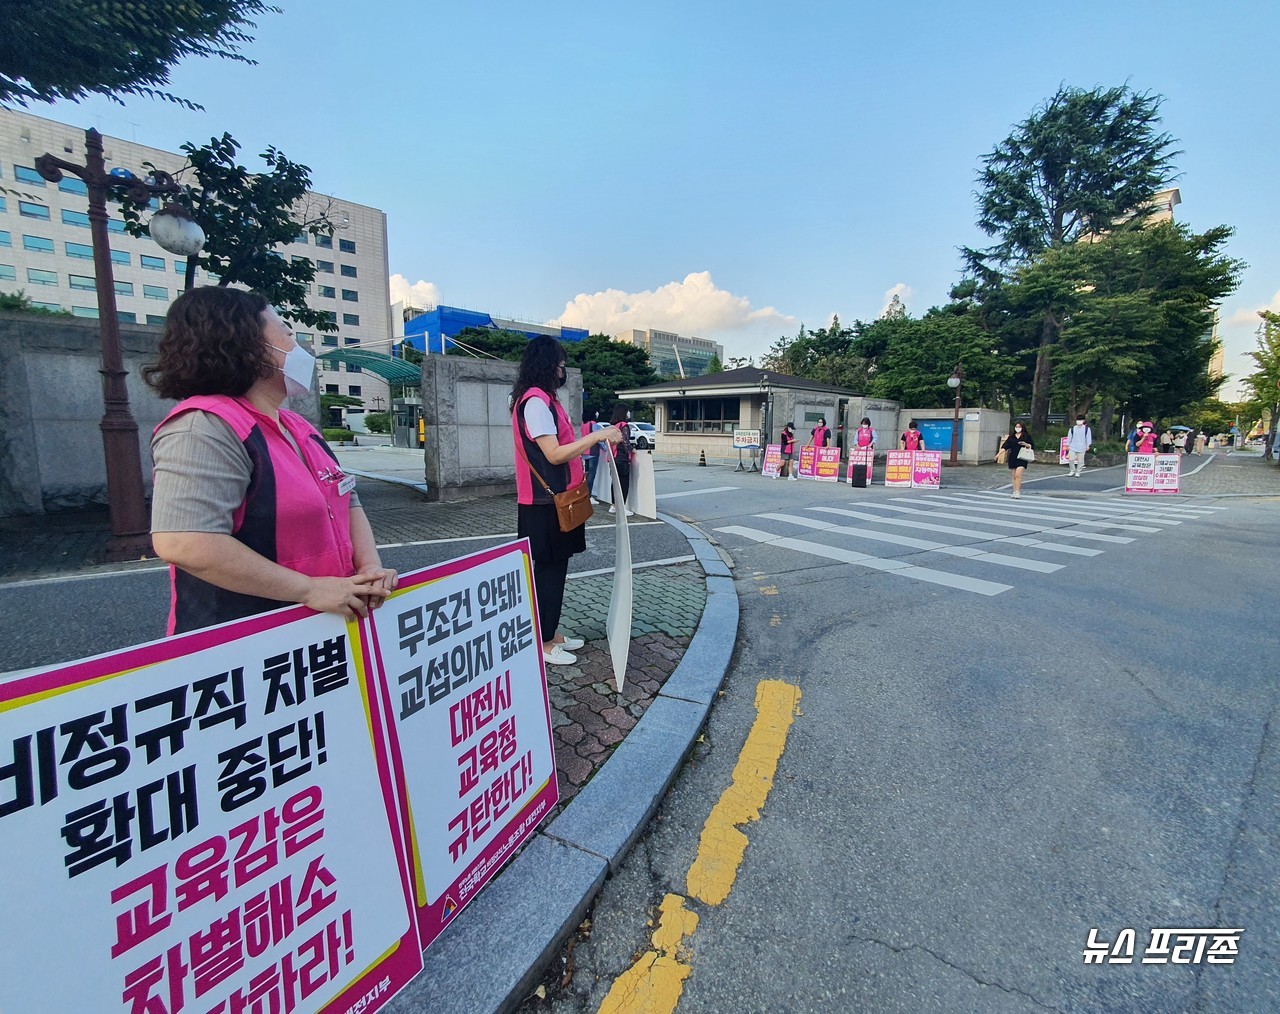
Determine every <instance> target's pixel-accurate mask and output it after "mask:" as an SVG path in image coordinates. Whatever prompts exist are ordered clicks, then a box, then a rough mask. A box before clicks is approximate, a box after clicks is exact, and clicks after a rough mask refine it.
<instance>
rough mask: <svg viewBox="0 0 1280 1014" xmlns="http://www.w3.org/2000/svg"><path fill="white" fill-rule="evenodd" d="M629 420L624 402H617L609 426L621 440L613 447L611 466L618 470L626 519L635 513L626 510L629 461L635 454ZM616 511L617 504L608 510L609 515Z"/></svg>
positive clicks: (628, 410) (629, 481)
mask: <svg viewBox="0 0 1280 1014" xmlns="http://www.w3.org/2000/svg"><path fill="white" fill-rule="evenodd" d="M630 419H631V410H630V409H628V408H627V406H626V403H625V402H621V401H620V402H618V404H617V405H615V406H614V409H613V418H612V419H611V420H610V424H611V425H613V426H616V427H617V428H618V432H619V433H621V434H622V439H621V440H619V441H618V442H617V443H616V444H614V445H613V464H614V467H615V468H616V469H617V470H618V485H620V486H621V487H622V509H623V510H625V511H626V512H627V517H631V515H633V514H634V513H635V511H633V510H628V508H627V494H628V493H629V492H630V491H631V461H632V459H633V458H634V457H635V452H634V451H632V449H631V427H630V426H628V425H627V422H628V421H629V420H630ZM617 510H618V504H614V505H613V506H612V507H610V508H609V513H610V514H616V513H617Z"/></svg>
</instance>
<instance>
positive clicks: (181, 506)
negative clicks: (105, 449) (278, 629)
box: [142, 287, 396, 634]
mask: <svg viewBox="0 0 1280 1014" xmlns="http://www.w3.org/2000/svg"><path fill="white" fill-rule="evenodd" d="M158 351H159V361H158V362H157V363H156V364H155V365H154V366H149V367H147V368H146V369H144V370H143V371H142V373H143V379H144V380H145V381H146V382H147V383H148V384H149V385H150V386H151V387H152V388H154V389H155V390H156V392H157V393H158V394H159V395H160V396H161V397H164V398H173V399H175V400H177V401H178V402H179V404H178V405H177V407H176V408H174V410H173V411H172V412H170V413H169V415H168V416H167V417H166V418H165V420H164V421H163V422H162V423H161V424H160V425H159V426H158V427H156V431H155V434H154V435H153V437H152V440H151V452H152V457H153V459H154V461H155V473H154V479H155V483H154V492H153V496H152V504H151V542H152V545H153V546H154V548H155V551H156V555H157V556H159V557H160V558H161V559H162V560H164V561H165V562H166V563H168V564H169V565H170V576H171V581H172V585H173V595H172V608H171V611H170V615H169V628H168V629H169V633H170V634H174V633H182V632H183V631H187V630H196V629H199V628H201V627H207V626H212V625H213V624H215V623H222V622H225V621H227V620H233V619H239V618H240V617H243V616H251V615H253V614H255V613H262V612H267V611H268V610H271V609H276V608H278V607H280V606H282V605H287V604H290V603H295V602H300V603H302V604H303V605H306V606H309V607H310V608H312V609H314V610H316V611H317V612H328V613H337V614H339V615H342V616H348V617H349V616H352V615H354V614H356V613H359V614H360V615H361V616H364V615H367V614H368V611H369V609H370V608H371V607H376V606H379V605H381V604H382V602H383V600H385V599H386V597H387V596H388V595H389V594H390V593H391V592H392V590H393V589H394V588H395V586H396V572H395V571H394V570H388V569H387V568H385V567H383V566H382V561H381V560H380V559H379V557H378V550H377V546H376V545H375V543H374V539H373V531H372V529H370V527H369V521H368V519H367V518H366V517H365V514H364V511H363V510H362V509H361V508H360V504H359V500H357V499H356V496H355V493H354V491H353V487H354V485H355V483H354V480H352V479H349V478H348V477H346V476H344V475H343V474H342V470H341V469H340V468H339V467H338V462H337V460H336V459H335V458H334V456H333V453H332V452H331V451H330V450H329V448H328V445H327V444H325V442H324V438H323V437H322V436H321V435H320V434H319V433H318V432H317V431H316V430H315V428H314V427H313V426H312V425H311V424H310V423H308V422H307V421H306V420H305V419H304V418H303V417H302V416H300V415H297V414H296V413H293V412H289V411H287V410H285V409H282V408H281V407H280V406H281V403H282V402H283V401H284V399H285V398H286V397H288V396H292V397H300V396H302V395H305V394H306V393H307V392H308V391H309V390H310V387H311V382H312V378H313V375H314V373H315V359H314V358H313V357H312V356H311V354H310V353H308V352H307V351H306V350H305V349H303V348H302V347H301V346H299V345H298V343H297V342H296V341H294V338H293V332H292V331H291V330H290V328H289V326H288V325H287V324H285V323H284V322H283V321H282V320H281V319H280V317H279V316H278V315H277V314H276V312H275V310H273V309H272V308H271V306H270V304H268V303H267V301H266V300H265V299H263V298H262V297H261V296H259V295H257V294H256V293H251V292H243V291H241V290H239V289H231V288H221V287H203V288H198V289H191V290H189V291H188V292H185V293H183V294H182V295H181V296H179V297H178V298H177V299H176V300H174V301H173V305H172V306H170V307H169V312H168V314H167V316H166V317H165V330H164V336H163V337H162V338H161V339H160V346H159V350H158Z"/></svg>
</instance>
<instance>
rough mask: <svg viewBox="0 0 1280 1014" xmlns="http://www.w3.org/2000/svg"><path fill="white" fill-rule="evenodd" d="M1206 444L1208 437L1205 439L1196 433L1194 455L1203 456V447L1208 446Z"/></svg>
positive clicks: (1202, 435) (1201, 434)
mask: <svg viewBox="0 0 1280 1014" xmlns="http://www.w3.org/2000/svg"><path fill="white" fill-rule="evenodd" d="M1208 443H1209V438H1208V437H1206V436H1205V435H1204V434H1203V433H1197V434H1196V443H1195V452H1194V453H1196V454H1203V453H1204V449H1205V447H1206V446H1208Z"/></svg>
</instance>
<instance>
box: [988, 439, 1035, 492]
mask: <svg viewBox="0 0 1280 1014" xmlns="http://www.w3.org/2000/svg"><path fill="white" fill-rule="evenodd" d="M1023 448H1026V449H1027V450H1029V451H1034V450H1035V447H1034V445H1033V444H1032V443H1031V434H1030V433H1028V432H1027V430H1026V428H1025V427H1024V426H1023V425H1022V423H1020V422H1017V423H1014V424H1013V432H1012V433H1010V434H1009V435H1008V436H1007V437H1005V438H1004V442H1003V443H1002V444H1001V445H1000V450H1002V451H1004V453H1005V464H1006V465H1008V466H1009V471H1010V472H1012V473H1013V498H1014V499H1015V500H1021V499H1022V476H1023V473H1025V472H1026V470H1027V465H1028V464H1029V463H1030V462H1027V461H1024V460H1023V459H1022V458H1020V457H1018V452H1019V451H1021V450H1022V449H1023ZM998 457H999V455H998V454H997V458H998Z"/></svg>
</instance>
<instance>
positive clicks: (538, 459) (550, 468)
mask: <svg viewBox="0 0 1280 1014" xmlns="http://www.w3.org/2000/svg"><path fill="white" fill-rule="evenodd" d="M530 398H537V399H538V400H539V401H541V402H542V403H543V404H544V405H546V406H547V407H548V408H550V409H551V414H552V417H553V418H554V419H555V421H556V439H557V440H558V441H559V442H560V443H561V444H571V443H573V441H574V436H573V425H572V424H571V423H570V422H569V417H568V416H567V415H565V412H564V409H563V408H561V407H560V403H559V402H558V401H556V399H555V398H553V397H551V395H549V394H548V393H547V392H546V391H544V390H542V389H541V388H538V387H531V388H529V390H527V391H525V393H524V394H523V395H521V396H520V401H519V403H518V404H517V405H516V406H515V410H514V411H513V412H512V413H511V439H512V441H514V443H515V447H516V502H517V503H522V504H535V503H550V502H551V497H550V496H549V495H548V494H547V491H546V490H545V489H543V488H542V483H541V482H538V481H537V480H535V479H534V477H533V473H532V472H531V471H530V470H529V469H530V466H532V467H533V468H536V469H537V470H538V474H539V475H540V476H542V480H543V482H545V483H546V484H547V485H548V486H550V487H551V491H552V492H553V493H563V492H564V491H565V490H566V489H572V488H573V487H574V486H576V485H578V483H580V482H582V478H583V474H584V473H583V470H582V458H581V457H575V458H571V459H570V460H569V461H568V462H566V463H565V464H563V465H553V464H551V462H549V461H548V460H547V458H546V455H544V454H543V453H542V448H540V447H539V446H538V442H537V441H536V440H530V439H529V438H528V436H526V435H525V428H524V403H525V402H526V401H528V400H529V399H530ZM583 436H586V434H585V433H584V434H583ZM522 446H523V448H524V454H523V455H521V453H520V448H521V447H522ZM526 458H527V459H528V464H526V463H525V459H526Z"/></svg>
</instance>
